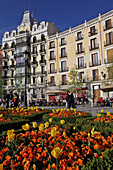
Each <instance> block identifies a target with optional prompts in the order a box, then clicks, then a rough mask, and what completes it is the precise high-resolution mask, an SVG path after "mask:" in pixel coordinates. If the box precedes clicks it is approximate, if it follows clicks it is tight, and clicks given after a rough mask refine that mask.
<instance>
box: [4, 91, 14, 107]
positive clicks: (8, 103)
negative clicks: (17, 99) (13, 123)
mask: <svg viewBox="0 0 113 170" xmlns="http://www.w3.org/2000/svg"><path fill="white" fill-rule="evenodd" d="M12 102H13V94H12V91H10V90H9V93H8V94H7V95H6V108H8V107H11V106H12Z"/></svg>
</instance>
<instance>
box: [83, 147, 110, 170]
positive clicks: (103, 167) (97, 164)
mask: <svg viewBox="0 0 113 170" xmlns="http://www.w3.org/2000/svg"><path fill="white" fill-rule="evenodd" d="M91 169H92V170H112V169H113V149H110V150H107V151H105V153H104V154H103V159H102V158H100V157H99V158H95V157H93V159H92V161H89V162H87V164H86V165H83V166H82V167H81V170H91Z"/></svg>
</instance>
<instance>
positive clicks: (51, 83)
mask: <svg viewBox="0 0 113 170" xmlns="http://www.w3.org/2000/svg"><path fill="white" fill-rule="evenodd" d="M48 85H49V86H56V84H55V83H54V82H49V83H48Z"/></svg>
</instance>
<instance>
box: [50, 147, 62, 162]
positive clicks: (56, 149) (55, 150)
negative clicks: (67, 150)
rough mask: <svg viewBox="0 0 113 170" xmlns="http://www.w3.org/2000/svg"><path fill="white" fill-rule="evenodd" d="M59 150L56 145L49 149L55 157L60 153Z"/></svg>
mask: <svg viewBox="0 0 113 170" xmlns="http://www.w3.org/2000/svg"><path fill="white" fill-rule="evenodd" d="M60 152H61V149H60V148H59V147H56V148H54V149H53V150H52V151H51V155H52V156H53V157H55V158H56V159H57V158H58V156H59V155H60Z"/></svg>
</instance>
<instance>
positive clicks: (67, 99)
mask: <svg viewBox="0 0 113 170" xmlns="http://www.w3.org/2000/svg"><path fill="white" fill-rule="evenodd" d="M66 101H67V108H68V109H70V107H71V93H70V91H67V96H66Z"/></svg>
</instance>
